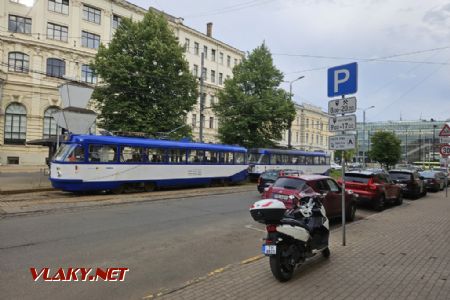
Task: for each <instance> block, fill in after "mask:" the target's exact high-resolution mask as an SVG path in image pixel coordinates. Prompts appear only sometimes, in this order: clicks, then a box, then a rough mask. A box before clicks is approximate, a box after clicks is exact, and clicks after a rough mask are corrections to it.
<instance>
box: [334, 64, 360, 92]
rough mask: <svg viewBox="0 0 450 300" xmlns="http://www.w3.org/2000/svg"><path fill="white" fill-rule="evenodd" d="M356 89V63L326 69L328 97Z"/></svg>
mask: <svg viewBox="0 0 450 300" xmlns="http://www.w3.org/2000/svg"><path fill="white" fill-rule="evenodd" d="M357 90H358V64H357V63H351V64H348V65H342V66H337V67H333V68H330V69H328V97H334V96H342V95H350V94H354V93H356V91H357Z"/></svg>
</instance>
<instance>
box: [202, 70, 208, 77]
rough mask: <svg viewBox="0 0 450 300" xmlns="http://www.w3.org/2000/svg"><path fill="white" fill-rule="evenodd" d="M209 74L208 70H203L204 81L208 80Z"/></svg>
mask: <svg viewBox="0 0 450 300" xmlns="http://www.w3.org/2000/svg"><path fill="white" fill-rule="evenodd" d="M207 72H208V69H206V68H203V70H202V78H203V80H207V79H208V76H207Z"/></svg>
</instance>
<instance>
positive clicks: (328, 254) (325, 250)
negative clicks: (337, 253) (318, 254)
mask: <svg viewBox="0 0 450 300" xmlns="http://www.w3.org/2000/svg"><path fill="white" fill-rule="evenodd" d="M330 255H331V252H330V248H328V247H326V248H325V249H323V250H322V256H323V257H325V258H329V257H330Z"/></svg>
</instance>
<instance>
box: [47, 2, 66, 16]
mask: <svg viewBox="0 0 450 300" xmlns="http://www.w3.org/2000/svg"><path fill="white" fill-rule="evenodd" d="M48 10H49V11H54V12H57V13H61V14H65V15H68V14H69V0H48Z"/></svg>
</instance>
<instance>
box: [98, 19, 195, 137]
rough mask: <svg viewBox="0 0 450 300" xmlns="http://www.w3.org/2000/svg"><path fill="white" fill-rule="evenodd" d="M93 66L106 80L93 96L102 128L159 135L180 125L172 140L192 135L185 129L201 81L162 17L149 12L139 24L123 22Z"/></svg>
mask: <svg viewBox="0 0 450 300" xmlns="http://www.w3.org/2000/svg"><path fill="white" fill-rule="evenodd" d="M91 67H92V69H93V70H94V71H95V73H96V74H98V75H99V76H100V77H101V78H102V80H103V82H102V84H100V85H99V86H97V87H96V89H95V91H94V94H93V98H94V99H95V100H97V104H98V109H99V111H100V124H99V125H100V126H101V127H102V128H105V129H107V130H110V131H114V130H121V131H138V132H145V133H148V134H156V133H158V132H169V131H171V130H173V129H175V128H178V127H180V128H179V129H178V130H177V131H175V132H174V134H173V135H172V137H181V136H186V135H190V127H189V126H183V125H184V124H185V122H184V118H185V116H186V114H187V112H188V111H190V110H191V109H192V106H193V105H194V104H195V103H196V99H197V96H198V92H197V82H196V79H195V77H194V76H193V75H192V74H191V73H190V72H189V66H188V63H187V61H186V60H185V59H184V57H183V48H182V47H181V46H180V45H179V43H178V40H177V38H176V37H175V35H174V34H173V32H172V30H171V29H170V27H169V25H168V23H167V20H166V19H165V18H164V17H163V16H162V15H161V14H158V13H155V12H152V11H149V12H148V13H147V14H146V15H145V16H144V19H143V20H142V21H140V22H133V21H132V20H131V19H128V18H123V19H122V21H121V24H120V26H119V27H118V28H117V31H116V33H115V34H114V37H113V39H112V41H111V43H110V44H109V46H108V48H107V47H105V46H104V45H101V46H100V48H99V50H98V53H97V55H96V57H95V60H94V62H93V63H92V64H91Z"/></svg>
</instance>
